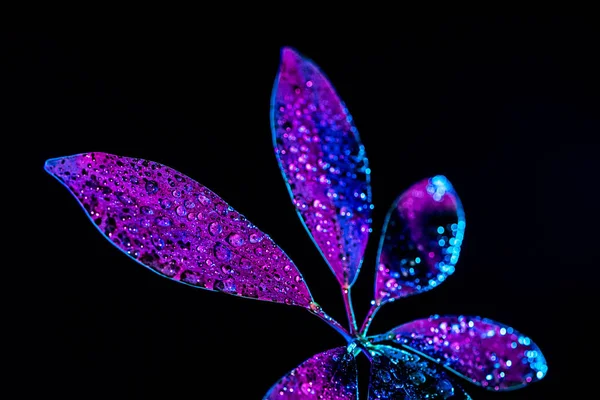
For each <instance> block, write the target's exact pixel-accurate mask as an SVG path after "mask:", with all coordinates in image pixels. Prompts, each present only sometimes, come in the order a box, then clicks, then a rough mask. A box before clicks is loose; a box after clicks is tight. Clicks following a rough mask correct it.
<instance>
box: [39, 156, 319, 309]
mask: <svg viewBox="0 0 600 400" xmlns="http://www.w3.org/2000/svg"><path fill="white" fill-rule="evenodd" d="M45 169H46V171H48V172H49V173H50V174H51V175H53V176H54V177H56V178H57V179H58V180H59V181H60V182H62V183H63V184H64V185H65V186H66V187H67V188H68V189H69V190H70V191H71V193H72V194H73V195H74V196H75V197H76V198H77V200H79V203H80V204H81V205H82V206H83V208H84V209H85V210H86V212H87V214H88V216H89V217H90V219H91V220H92V222H93V223H94V225H95V226H96V227H97V228H98V229H99V230H100V232H101V233H102V234H104V236H105V237H106V238H107V239H108V240H110V241H111V242H112V243H113V244H114V245H115V246H116V247H117V248H119V249H120V250H121V251H123V252H124V253H126V254H127V255H128V256H130V257H131V258H133V259H134V260H136V261H137V262H139V263H140V264H142V265H144V266H146V267H148V268H150V269H151V270H152V271H154V272H157V273H158V274H160V275H162V276H165V277H167V278H171V279H173V280H175V281H178V282H181V283H185V284H188V285H191V286H195V287H199V288H202V289H208V290H213V291H220V292H224V293H228V294H232V295H238V296H242V297H247V298H253V299H259V300H266V301H273V302H277V303H284V304H291V305H297V306H302V307H306V308H310V303H311V301H312V297H311V295H310V292H309V290H308V288H307V286H306V284H305V283H304V281H303V279H302V275H301V274H300V272H299V271H298V269H297V268H296V266H295V265H294V263H293V262H292V261H291V260H290V259H289V258H288V257H287V256H286V254H285V253H284V252H283V250H281V249H280V248H279V247H278V246H277V245H276V244H275V243H273V241H272V240H271V238H270V237H268V236H267V235H265V234H264V233H262V232H261V231H259V230H258V229H257V228H256V227H255V226H254V225H252V224H251V223H250V222H248V220H247V219H246V218H245V217H244V216H243V215H241V214H239V213H237V212H236V211H235V210H234V209H233V208H231V207H229V206H228V205H227V203H225V202H224V201H223V200H222V199H221V198H220V197H219V196H217V195H216V194H214V193H213V192H211V191H210V190H208V189H207V188H205V187H204V186H202V185H200V184H199V183H197V182H195V181H194V180H192V179H190V178H188V177H186V176H185V175H183V174H181V173H179V172H177V171H175V170H173V169H171V168H169V167H166V166H164V165H162V164H159V163H156V162H152V161H147V160H142V159H136V158H129V157H120V156H116V155H112V154H105V153H87V154H78V155H74V156H69V157H62V158H55V159H51V160H48V161H47V162H46V165H45Z"/></svg>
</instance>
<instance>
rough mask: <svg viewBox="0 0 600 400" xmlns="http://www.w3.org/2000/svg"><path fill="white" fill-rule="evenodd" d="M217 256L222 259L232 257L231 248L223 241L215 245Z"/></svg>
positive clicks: (227, 259) (226, 259) (225, 259)
mask: <svg viewBox="0 0 600 400" xmlns="http://www.w3.org/2000/svg"><path fill="white" fill-rule="evenodd" d="M215 257H217V258H218V259H219V260H221V261H229V260H230V259H231V250H229V248H228V247H227V246H225V245H224V244H223V243H217V244H216V245H215Z"/></svg>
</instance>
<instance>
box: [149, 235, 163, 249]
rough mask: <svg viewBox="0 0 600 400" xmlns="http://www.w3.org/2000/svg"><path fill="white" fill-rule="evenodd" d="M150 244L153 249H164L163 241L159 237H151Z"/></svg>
mask: <svg viewBox="0 0 600 400" xmlns="http://www.w3.org/2000/svg"><path fill="white" fill-rule="evenodd" d="M152 244H153V245H154V247H156V248H157V249H158V250H162V249H163V248H164V247H165V241H164V240H162V239H161V238H159V237H156V236H155V237H153V238H152Z"/></svg>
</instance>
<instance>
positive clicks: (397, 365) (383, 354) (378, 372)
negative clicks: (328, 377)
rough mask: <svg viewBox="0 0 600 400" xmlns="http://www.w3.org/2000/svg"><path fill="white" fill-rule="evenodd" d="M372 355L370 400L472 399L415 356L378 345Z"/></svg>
mask: <svg viewBox="0 0 600 400" xmlns="http://www.w3.org/2000/svg"><path fill="white" fill-rule="evenodd" d="M372 356H373V361H372V363H371V379H370V381H369V400H376V399H377V400H379V399H403V400H421V399H449V398H452V399H470V398H471V397H470V396H469V395H468V394H467V393H465V392H464V390H463V389H462V388H461V387H460V386H458V385H457V384H456V383H455V382H453V381H452V379H450V378H449V377H448V376H447V375H446V374H445V373H444V372H443V371H442V370H440V369H439V368H437V367H436V366H435V365H433V364H432V363H431V362H428V361H427V360H423V359H421V358H420V357H419V356H417V355H414V354H410V353H408V352H406V351H404V350H400V349H395V348H393V347H390V346H383V345H380V346H377V347H376V350H375V351H373V352H372Z"/></svg>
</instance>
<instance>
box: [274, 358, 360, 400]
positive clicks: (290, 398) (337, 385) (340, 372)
mask: <svg viewBox="0 0 600 400" xmlns="http://www.w3.org/2000/svg"><path fill="white" fill-rule="evenodd" d="M313 398H314V399H323V400H338V399H339V400H356V399H357V398H358V382H357V378H356V360H355V358H354V356H353V355H352V354H351V353H349V352H348V350H347V349H346V347H337V348H335V349H331V350H327V351H325V352H323V353H319V354H317V355H314V356H312V357H311V358H309V359H308V360H306V361H304V362H303V363H302V364H300V365H299V366H298V367H296V369H294V370H292V371H291V372H290V373H288V374H287V375H285V376H284V377H283V378H281V379H280V380H279V382H277V383H276V384H275V385H273V387H271V389H269V392H268V393H267V394H266V395H265V397H264V399H265V400H276V399H281V400H295V399H298V400H304V399H313Z"/></svg>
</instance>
